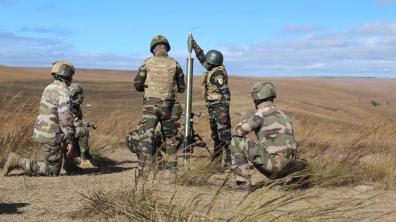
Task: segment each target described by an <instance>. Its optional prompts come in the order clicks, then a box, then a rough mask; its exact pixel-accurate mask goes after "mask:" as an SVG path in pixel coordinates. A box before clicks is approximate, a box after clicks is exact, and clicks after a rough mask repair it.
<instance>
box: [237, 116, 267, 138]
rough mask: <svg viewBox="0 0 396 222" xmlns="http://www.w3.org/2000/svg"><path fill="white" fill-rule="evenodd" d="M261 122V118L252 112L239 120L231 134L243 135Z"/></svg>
mask: <svg viewBox="0 0 396 222" xmlns="http://www.w3.org/2000/svg"><path fill="white" fill-rule="evenodd" d="M262 123H263V118H262V117H260V116H258V115H256V114H254V115H253V116H252V117H250V118H248V119H245V120H243V121H242V122H240V123H239V124H238V125H237V126H236V127H235V128H234V130H233V132H232V136H235V137H244V136H245V135H247V134H248V133H250V132H252V131H254V130H256V129H257V128H259V127H260V126H261V124H262Z"/></svg>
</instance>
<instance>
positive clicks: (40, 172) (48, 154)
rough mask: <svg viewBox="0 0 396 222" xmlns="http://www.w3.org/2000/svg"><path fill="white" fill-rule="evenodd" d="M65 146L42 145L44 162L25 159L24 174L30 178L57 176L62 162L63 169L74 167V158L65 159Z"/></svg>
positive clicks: (75, 160) (75, 161) (67, 169)
mask: <svg viewBox="0 0 396 222" xmlns="http://www.w3.org/2000/svg"><path fill="white" fill-rule="evenodd" d="M66 146H67V145H66V144H55V145H49V144H43V153H44V162H40V161H36V160H31V159H25V161H24V165H25V167H24V170H25V174H27V175H30V176H59V174H60V171H61V169H62V161H64V165H63V167H64V169H65V170H66V171H69V169H70V168H72V167H75V165H76V163H77V159H76V158H66V155H65V153H66Z"/></svg>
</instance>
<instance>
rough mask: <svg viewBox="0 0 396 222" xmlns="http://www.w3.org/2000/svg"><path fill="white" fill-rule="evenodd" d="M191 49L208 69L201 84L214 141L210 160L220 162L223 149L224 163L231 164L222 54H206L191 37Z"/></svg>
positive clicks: (226, 95)
mask: <svg viewBox="0 0 396 222" xmlns="http://www.w3.org/2000/svg"><path fill="white" fill-rule="evenodd" d="M192 42H193V49H194V51H195V55H196V56H197V58H198V60H199V61H200V62H201V64H202V65H203V66H204V67H205V68H206V69H207V70H208V71H207V72H205V73H203V74H202V86H203V92H204V97H205V101H206V106H207V107H208V112H209V124H210V129H211V131H212V139H213V142H214V152H213V155H212V161H217V162H218V163H219V164H221V159H222V154H223V149H224V150H225V160H224V162H225V165H226V166H230V165H231V152H230V148H229V145H230V142H231V119H230V114H229V110H230V98H231V93H230V90H229V88H228V74H227V71H226V69H225V67H224V65H223V55H222V54H221V52H219V51H217V50H210V51H209V52H208V53H207V54H206V55H205V54H204V51H203V50H202V49H201V48H200V47H199V45H198V43H197V42H196V41H195V40H194V39H193V41H192Z"/></svg>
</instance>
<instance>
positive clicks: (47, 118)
mask: <svg viewBox="0 0 396 222" xmlns="http://www.w3.org/2000/svg"><path fill="white" fill-rule="evenodd" d="M74 73H75V69H74V66H73V65H72V64H71V63H69V62H66V61H57V62H55V63H53V67H52V70H51V74H52V76H53V77H54V79H55V81H54V82H53V83H51V84H50V85H48V86H47V87H46V88H45V89H44V92H43V95H42V97H41V101H40V108H39V115H38V117H37V119H36V123H35V126H34V130H33V139H34V140H36V141H37V142H39V143H41V144H43V152H44V160H45V161H44V162H38V161H35V160H31V159H26V158H21V157H20V156H19V155H17V154H15V153H11V154H10V155H9V156H8V159H7V161H6V163H5V165H4V168H3V174H4V175H5V176H7V175H8V173H9V172H10V171H12V170H13V169H23V170H24V171H25V173H26V174H28V175H46V176H49V175H52V176H58V175H59V173H60V171H61V167H62V158H64V160H65V161H64V168H65V170H66V171H67V172H68V171H69V170H71V169H72V167H74V166H75V159H72V158H66V155H65V154H66V152H67V151H69V152H72V151H73V143H74V132H75V130H74V126H73V118H72V115H71V112H70V93H69V91H68V89H67V86H68V85H69V84H70V83H71V81H72V79H73V75H74ZM70 154H72V153H70ZM74 169H75V168H74Z"/></svg>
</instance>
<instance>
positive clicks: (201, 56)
mask: <svg viewBox="0 0 396 222" xmlns="http://www.w3.org/2000/svg"><path fill="white" fill-rule="evenodd" d="M193 49H194V52H195V56H197V58H198V60H199V62H200V63H201V64H202V66H203V67H205V68H206V69H209V68H210V65H209V63H208V62H207V61H206V57H205V53H204V51H203V50H202V49H201V47H199V45H198V43H197V42H196V41H195V40H193Z"/></svg>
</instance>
